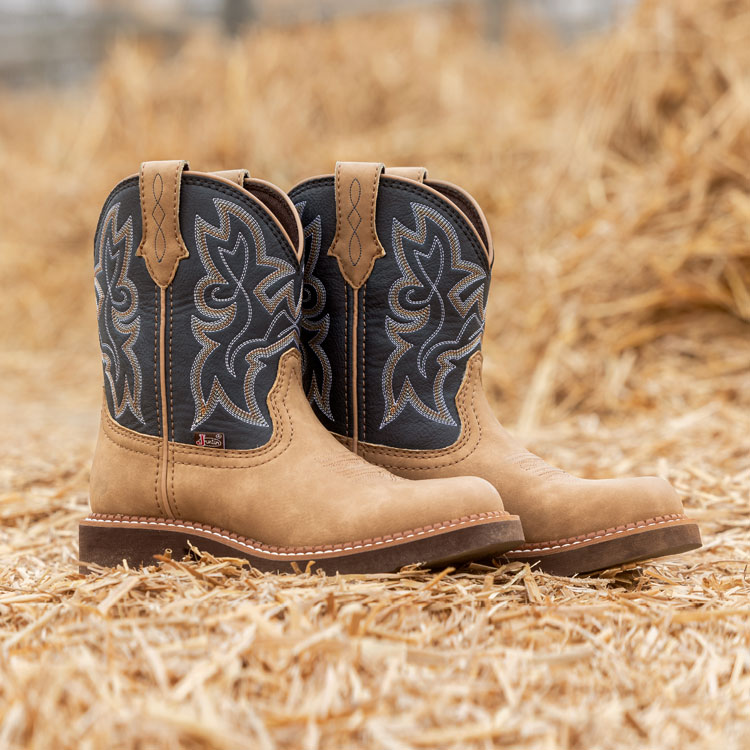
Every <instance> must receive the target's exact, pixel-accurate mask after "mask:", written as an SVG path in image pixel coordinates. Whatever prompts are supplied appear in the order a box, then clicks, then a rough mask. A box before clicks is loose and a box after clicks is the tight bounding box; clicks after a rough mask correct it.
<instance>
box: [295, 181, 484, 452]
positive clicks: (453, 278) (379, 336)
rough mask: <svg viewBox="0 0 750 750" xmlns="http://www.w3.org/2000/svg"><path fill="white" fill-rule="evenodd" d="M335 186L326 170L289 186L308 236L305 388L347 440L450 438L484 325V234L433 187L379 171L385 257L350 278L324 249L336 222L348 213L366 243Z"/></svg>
mask: <svg viewBox="0 0 750 750" xmlns="http://www.w3.org/2000/svg"><path fill="white" fill-rule="evenodd" d="M335 184H336V177H335V176H333V175H332V176H328V177H321V178H315V179H313V180H310V181H307V182H304V183H302V184H301V185H299V186H297V187H296V188H294V189H293V190H292V191H291V193H290V197H291V198H292V200H293V202H294V203H295V205H296V206H297V209H298V210H299V212H300V215H301V218H302V224H303V227H304V235H305V264H304V279H305V291H304V296H303V317H302V340H303V352H304V357H305V387H306V389H307V393H308V398H309V400H310V402H311V403H312V404H313V407H314V408H315V411H316V413H317V415H318V417H319V418H320V419H321V420H322V422H323V423H324V424H325V425H326V426H327V427H328V428H329V429H330V430H332V431H333V432H336V433H338V434H340V435H343V436H346V437H349V438H352V437H354V436H355V431H356V439H357V440H358V441H364V442H368V443H376V444H380V445H388V446H393V447H395V448H415V449H416V448H420V449H425V448H441V447H445V446H448V445H451V444H453V443H454V442H455V441H456V440H457V439H458V437H459V434H460V431H461V425H460V423H459V417H458V413H457V409H456V403H455V400H456V394H457V393H458V389H459V387H460V385H461V382H462V381H463V378H464V374H465V368H466V363H467V360H468V359H469V357H470V356H471V355H472V354H473V353H474V352H476V351H478V350H479V349H480V347H481V337H482V333H483V330H484V316H485V307H486V303H487V295H488V292H489V282H490V272H491V262H490V259H489V253H488V251H487V249H486V247H485V242H486V239H485V241H483V240H482V239H480V233H479V231H478V229H477V227H476V222H472V221H470V220H469V219H468V218H467V216H466V214H465V213H464V212H463V211H462V210H461V209H460V208H459V206H458V205H457V204H456V203H454V201H453V200H450V199H449V198H448V197H446V196H445V195H442V194H440V193H439V192H437V190H435V189H433V188H431V187H429V186H428V185H423V184H421V183H419V182H416V181H412V180H408V179H403V178H398V177H391V176H388V175H382V176H380V178H379V186H378V188H377V199H376V205H375V211H374V228H375V231H376V232H377V238H378V240H379V243H380V245H381V246H382V250H383V251H384V255H383V256H382V257H376V258H375V260H374V263H373V266H372V271H371V273H370V274H369V276H367V278H366V279H365V280H364V282H363V283H362V284H361V285H360V286H359V287H358V288H355V287H354V286H353V285H352V284H351V283H348V282H347V280H346V279H345V278H344V275H343V273H342V267H341V264H340V263H339V259H338V257H334V256H333V255H330V254H329V249H330V248H331V246H332V243H333V242H334V236H335V235H336V230H337V220H338V221H342V220H344V221H347V222H351V221H354V222H355V226H356V227H357V230H356V233H357V235H358V239H359V238H364V241H367V240H366V238H367V236H368V235H367V229H368V227H367V221H368V217H367V211H366V206H364V207H363V206H361V205H356V206H352V205H351V201H350V200H349V194H348V193H347V192H344V191H339V192H340V193H341V194H340V195H339V200H340V201H341V203H342V205H341V206H339V208H340V209H341V210H339V211H337V206H336V199H337V195H336V192H337V191H336V187H335ZM354 197H355V198H356V197H357V194H356V191H355V195H354ZM347 201H349V203H347ZM355 203H356V201H355Z"/></svg>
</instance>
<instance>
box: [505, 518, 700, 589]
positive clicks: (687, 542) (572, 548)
mask: <svg viewBox="0 0 750 750" xmlns="http://www.w3.org/2000/svg"><path fill="white" fill-rule="evenodd" d="M701 544H702V542H701V534H700V529H699V528H698V524H697V523H695V521H691V520H689V519H685V520H681V521H672V522H669V523H665V524H664V525H662V526H656V527H654V528H644V529H639V528H634V529H629V530H625V531H623V532H622V533H618V534H616V535H612V536H611V537H610V538H606V539H601V540H592V541H589V542H581V543H576V544H570V545H567V546H566V547H565V548H564V549H551V550H549V551H533V552H532V551H529V552H525V551H523V550H519V551H512V552H509V553H506V555H505V556H504V557H505V559H506V560H508V561H521V562H527V563H529V564H538V568H539V569H540V570H542V571H544V572H545V573H552V574H553V575H559V576H572V575H575V574H577V573H592V572H595V571H599V570H606V569H607V568H614V567H618V566H620V565H627V564H629V563H635V562H641V561H643V560H649V559H653V558H657V557H666V556H668V555H677V554H680V553H682V552H689V551H690V550H694V549H698V548H699V547H700V546H701Z"/></svg>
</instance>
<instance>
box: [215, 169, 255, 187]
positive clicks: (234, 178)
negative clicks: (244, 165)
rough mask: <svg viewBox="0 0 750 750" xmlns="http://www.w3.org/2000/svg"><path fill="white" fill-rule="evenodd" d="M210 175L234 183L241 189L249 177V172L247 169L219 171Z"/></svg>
mask: <svg viewBox="0 0 750 750" xmlns="http://www.w3.org/2000/svg"><path fill="white" fill-rule="evenodd" d="M212 174H215V175H216V176H217V177H221V178H223V179H225V180H229V181H230V182H234V183H235V184H236V185H239V186H240V187H242V186H243V185H244V184H245V180H246V179H249V177H250V172H249V171H248V170H247V169H219V170H217V171H216V172H212Z"/></svg>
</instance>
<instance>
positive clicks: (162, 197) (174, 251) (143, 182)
mask: <svg viewBox="0 0 750 750" xmlns="http://www.w3.org/2000/svg"><path fill="white" fill-rule="evenodd" d="M186 169H188V164H187V162H186V161H145V162H143V164H141V170H140V175H139V181H138V185H139V190H140V195H141V212H142V214H143V235H142V237H141V244H140V245H139V246H138V252H137V253H136V255H140V256H141V257H142V258H143V259H144V260H145V261H146V268H148V272H149V274H150V276H151V278H152V279H153V280H154V282H155V283H156V284H157V285H158V286H160V287H161V288H162V289H165V288H166V287H168V286H169V285H170V284H171V283H172V279H173V278H174V275H175V273H176V272H177V266H178V264H179V262H180V260H182V258H187V257H188V255H189V253H188V249H187V247H185V242H184V241H183V239H182V233H181V231H180V186H181V184H182V173H183V171H184V170H186Z"/></svg>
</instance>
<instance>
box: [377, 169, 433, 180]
mask: <svg viewBox="0 0 750 750" xmlns="http://www.w3.org/2000/svg"><path fill="white" fill-rule="evenodd" d="M385 173H386V174H388V175H391V176H393V177H406V179H407V180H414V181H415V182H424V181H425V180H426V179H427V168H426V167H386V168H385Z"/></svg>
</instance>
